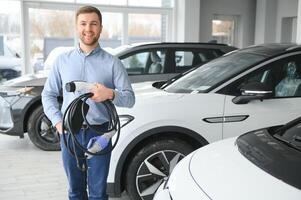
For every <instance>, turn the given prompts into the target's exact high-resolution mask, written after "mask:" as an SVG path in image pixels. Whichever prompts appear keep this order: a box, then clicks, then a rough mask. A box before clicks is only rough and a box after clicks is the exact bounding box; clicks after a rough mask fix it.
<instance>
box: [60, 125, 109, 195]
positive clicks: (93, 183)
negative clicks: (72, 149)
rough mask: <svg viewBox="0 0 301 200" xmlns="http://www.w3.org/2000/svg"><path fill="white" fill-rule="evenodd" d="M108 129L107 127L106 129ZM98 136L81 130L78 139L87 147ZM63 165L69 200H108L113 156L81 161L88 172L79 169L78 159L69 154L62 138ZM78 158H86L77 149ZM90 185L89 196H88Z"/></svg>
mask: <svg viewBox="0 0 301 200" xmlns="http://www.w3.org/2000/svg"><path fill="white" fill-rule="evenodd" d="M104 128H106V127H104ZM95 136H98V134H96V133H95V132H93V131H91V130H90V129H86V130H83V129H81V130H80V132H79V133H78V134H76V138H77V140H78V141H79V143H80V144H81V145H82V146H84V147H86V146H87V144H88V142H89V140H90V138H92V137H95ZM67 137H68V135H67ZM61 149H62V158H63V165H64V169H65V172H66V175H67V179H68V183H69V190H68V195H69V200H88V199H89V200H108V195H107V194H106V186H107V177H108V173H109V165H110V158H111V154H110V153H109V154H106V155H102V156H93V157H92V158H91V159H87V160H85V159H80V160H79V164H80V166H82V165H83V164H85V165H86V168H87V170H86V171H82V170H80V169H78V167H77V162H76V159H75V158H74V157H73V156H72V155H71V154H70V153H69V152H68V149H66V146H65V144H64V141H63V138H62V136H61ZM76 152H77V155H78V157H84V152H83V151H81V150H80V149H78V148H77V149H76ZM87 185H88V192H89V193H88V194H89V195H88V194H87Z"/></svg>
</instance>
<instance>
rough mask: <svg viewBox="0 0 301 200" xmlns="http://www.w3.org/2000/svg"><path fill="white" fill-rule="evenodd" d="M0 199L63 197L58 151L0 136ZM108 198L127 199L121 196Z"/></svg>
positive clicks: (49, 199)
mask: <svg viewBox="0 0 301 200" xmlns="http://www.w3.org/2000/svg"><path fill="white" fill-rule="evenodd" d="M0 158H1V161H0V199H1V200H10V199H14V200H21V199H22V200H41V199H44V200H66V199H67V194H66V191H67V186H66V184H67V183H66V179H65V174H64V172H63V168H62V165H61V157H60V152H46V151H41V150H39V149H38V148H36V147H35V146H34V145H33V144H32V143H31V142H30V141H29V139H28V138H27V135H26V137H25V138H24V139H19V138H18V137H11V136H6V135H0ZM110 200H128V197H127V196H126V195H123V197H122V198H110Z"/></svg>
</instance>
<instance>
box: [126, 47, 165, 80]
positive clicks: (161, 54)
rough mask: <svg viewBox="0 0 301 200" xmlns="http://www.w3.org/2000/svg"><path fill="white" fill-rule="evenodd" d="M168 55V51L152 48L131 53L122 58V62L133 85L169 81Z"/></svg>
mask: <svg viewBox="0 0 301 200" xmlns="http://www.w3.org/2000/svg"><path fill="white" fill-rule="evenodd" d="M166 55H167V49H154V48H152V49H145V50H139V51H136V52H131V53H130V54H128V55H125V56H122V57H121V61H122V63H123V65H124V66H125V68H126V70H127V72H128V75H129V78H130V80H131V82H132V83H136V82H143V81H159V80H167V79H168V77H169V76H168V74H166V71H167V65H166Z"/></svg>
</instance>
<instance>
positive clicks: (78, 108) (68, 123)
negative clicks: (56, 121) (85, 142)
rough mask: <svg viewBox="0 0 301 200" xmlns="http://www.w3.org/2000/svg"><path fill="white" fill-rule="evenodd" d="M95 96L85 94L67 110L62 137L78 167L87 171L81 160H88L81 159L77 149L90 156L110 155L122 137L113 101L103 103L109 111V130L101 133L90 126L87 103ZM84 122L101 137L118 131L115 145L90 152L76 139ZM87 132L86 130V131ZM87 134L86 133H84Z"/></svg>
mask: <svg viewBox="0 0 301 200" xmlns="http://www.w3.org/2000/svg"><path fill="white" fill-rule="evenodd" d="M92 96H93V93H85V94H82V95H80V96H79V97H77V98H75V99H74V100H73V101H72V102H71V103H70V104H69V105H68V107H67V108H66V111H65V112H64V115H63V123H62V131H63V133H62V135H63V141H64V144H65V146H66V148H67V149H68V151H69V153H70V154H71V155H72V156H73V157H75V159H76V162H77V167H78V168H79V169H80V170H82V171H85V170H86V167H85V165H83V166H82V167H81V166H80V164H79V160H80V159H84V160H86V157H85V156H84V157H79V156H78V155H77V153H76V149H77V148H78V149H80V150H81V151H83V152H84V153H86V154H90V155H93V156H101V155H105V154H108V153H110V152H111V151H112V150H113V149H114V148H115V146H116V144H117V142H118V140H119V136H120V121H119V117H118V113H117V111H116V108H115V106H114V104H113V103H112V101H111V100H106V101H104V102H102V104H103V105H104V107H105V108H106V110H107V113H108V116H109V125H108V130H106V131H103V130H102V131H99V130H96V129H94V128H93V127H92V125H90V123H89V122H88V120H87V118H86V114H87V112H88V109H89V106H88V104H87V103H86V101H87V100H88V99H89V98H90V97H92ZM83 122H85V124H86V126H87V128H89V129H91V130H92V131H94V132H95V133H97V134H99V135H103V134H105V133H108V132H111V131H116V133H115V134H116V139H115V141H114V144H112V145H111V146H110V145H108V146H107V147H105V148H104V149H102V150H101V151H99V152H96V153H94V152H90V151H89V150H88V149H87V148H86V147H84V146H82V145H81V144H80V142H79V141H78V140H77V138H76V137H75V135H76V134H78V132H79V130H80V129H81V128H82V125H83ZM84 131H85V130H84ZM68 133H69V134H68ZM83 134H85V133H83ZM66 135H68V136H66ZM110 143H111V139H110V141H109V144H110Z"/></svg>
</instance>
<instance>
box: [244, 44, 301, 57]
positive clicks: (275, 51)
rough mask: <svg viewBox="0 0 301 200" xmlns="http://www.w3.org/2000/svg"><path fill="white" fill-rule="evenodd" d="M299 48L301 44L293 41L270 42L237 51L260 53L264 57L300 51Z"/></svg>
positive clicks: (300, 48)
mask: <svg viewBox="0 0 301 200" xmlns="http://www.w3.org/2000/svg"><path fill="white" fill-rule="evenodd" d="M300 50H301V45H297V44H293V43H271V44H260V45H253V46H250V47H247V48H244V49H241V50H238V51H239V52H244V53H253V54H260V55H263V56H266V57H272V56H276V55H279V54H283V53H287V52H292V51H300Z"/></svg>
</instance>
